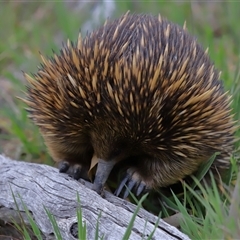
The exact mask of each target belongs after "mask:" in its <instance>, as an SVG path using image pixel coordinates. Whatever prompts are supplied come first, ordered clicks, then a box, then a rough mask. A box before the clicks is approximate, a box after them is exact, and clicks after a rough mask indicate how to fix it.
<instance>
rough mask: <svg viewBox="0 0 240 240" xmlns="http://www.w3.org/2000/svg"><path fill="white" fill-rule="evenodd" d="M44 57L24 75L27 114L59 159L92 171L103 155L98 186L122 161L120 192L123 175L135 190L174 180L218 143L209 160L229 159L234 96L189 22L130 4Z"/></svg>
mask: <svg viewBox="0 0 240 240" xmlns="http://www.w3.org/2000/svg"><path fill="white" fill-rule="evenodd" d="M42 61H43V64H42V66H41V67H40V69H39V70H38V72H37V74H35V75H34V76H33V77H31V76H29V75H27V74H25V76H26V79H27V80H28V82H29V86H28V91H27V99H26V100H25V102H26V103H27V105H28V106H29V109H28V111H29V113H30V117H31V118H32V119H33V121H34V122H35V124H36V125H37V126H39V128H40V131H41V134H42V135H43V138H44V140H45V143H46V145H47V147H48V149H49V151H50V154H51V156H52V157H53V159H54V160H55V161H57V162H60V161H65V162H67V163H69V165H70V166H73V165H75V164H77V166H81V169H87V170H88V169H89V167H90V163H91V160H92V158H94V157H95V158H97V159H98V166H97V171H96V175H95V179H94V189H95V190H96V191H97V192H101V190H102V187H103V185H104V183H105V182H106V180H107V179H108V176H109V174H110V172H111V171H112V168H113V166H115V165H116V164H117V163H120V162H121V163H125V166H128V170H127V171H126V172H127V175H126V177H125V178H124V179H123V180H122V182H121V184H120V186H119V188H118V190H117V195H118V194H119V193H120V192H121V191H122V188H123V186H124V184H126V185H127V186H128V187H129V189H133V190H135V192H136V193H137V194H140V193H141V192H142V190H143V189H145V188H147V189H156V188H158V187H164V186H169V185H171V184H174V183H176V182H178V181H179V180H180V179H183V178H185V177H186V176H188V175H191V174H193V173H194V172H196V171H197V170H198V168H199V166H200V165H201V164H202V163H203V162H206V161H207V160H208V159H209V158H210V157H211V156H212V154H214V153H215V152H220V153H221V154H220V155H218V156H217V158H216V159H215V161H214V163H213V166H212V167H213V168H217V169H218V170H219V171H220V172H221V169H226V168H228V166H229V163H230V162H229V159H230V155H231V153H232V150H233V139H234V138H233V134H234V122H233V117H232V115H231V108H230V97H229V96H228V95H227V93H226V92H225V91H224V89H223V86H222V83H221V81H220V80H219V78H220V74H219V72H218V71H217V70H216V69H215V67H214V65H213V63H212V62H211V61H210V59H209V57H208V54H207V51H204V50H203V49H202V47H201V46H200V45H199V44H198V43H197V42H196V39H195V38H194V37H192V36H190V35H189V34H188V33H187V31H186V30H185V28H181V27H179V26H178V25H175V24H173V23H171V22H169V21H168V20H166V19H163V18H162V17H160V16H158V17H155V16H151V15H141V14H129V13H127V14H125V15H123V16H122V17H121V18H119V19H118V20H114V21H111V22H108V21H107V22H106V23H105V24H104V26H102V27H101V28H99V29H97V30H95V31H93V32H92V33H90V34H88V35H87V36H86V37H84V38H81V36H79V38H78V41H77V42H76V44H74V43H70V42H68V44H67V46H65V47H63V49H62V50H61V52H60V54H59V55H56V54H54V56H53V57H52V58H50V59H46V58H44V57H42ZM69 165H68V164H65V165H63V167H62V168H61V171H67V169H68V167H69ZM123 165H124V164H123ZM77 169H78V170H79V169H80V168H77ZM126 196H127V194H126V193H125V197H126Z"/></svg>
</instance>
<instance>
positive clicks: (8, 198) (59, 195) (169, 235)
mask: <svg viewBox="0 0 240 240" xmlns="http://www.w3.org/2000/svg"><path fill="white" fill-rule="evenodd" d="M0 166H1V167H0V176H1V177H0V223H1V221H2V222H5V223H6V222H9V221H10V220H11V219H12V217H10V218H9V217H7V216H8V214H6V213H8V212H9V215H11V216H13V218H14V219H17V217H16V216H17V215H19V213H18V212H17V214H16V211H15V210H17V206H18V208H19V210H20V211H21V212H23V214H24V206H23V204H22V202H23V203H24V204H25V205H26V206H27V208H28V210H29V211H30V212H31V214H32V216H33V218H34V221H35V222H36V224H37V225H38V227H39V229H40V230H41V232H42V234H43V236H44V239H55V237H53V236H54V235H53V227H52V224H51V223H50V220H49V218H48V216H47V214H46V211H45V209H48V210H49V211H50V212H51V213H52V215H53V216H54V217H55V219H56V222H57V224H58V226H59V229H60V232H61V234H62V238H63V239H64V240H65V239H69V240H70V239H77V237H76V236H77V235H76V226H77V224H76V223H77V209H78V207H79V202H78V201H77V194H79V197H80V203H81V209H82V214H83V220H84V221H85V222H86V226H87V238H88V239H95V232H96V226H97V221H99V236H100V237H101V236H104V237H103V239H122V237H123V236H124V233H125V231H126V229H127V226H128V224H129V222H130V220H131V218H132V215H133V213H134V211H135V210H136V206H135V205H134V204H132V203H130V202H128V201H126V200H123V199H121V198H117V197H115V196H114V195H113V194H111V193H109V192H107V191H105V193H104V195H105V197H104V198H102V197H101V196H100V195H98V194H97V193H96V192H94V191H93V190H91V183H89V182H86V181H84V180H80V181H76V180H74V179H72V178H70V177H69V176H68V175H67V174H63V173H61V174H60V173H59V172H58V169H56V168H53V167H50V166H47V165H43V164H36V163H27V162H21V161H15V160H11V159H9V158H7V157H5V156H3V155H0ZM13 195H14V196H15V199H16V202H17V206H16V203H15V202H14V197H13ZM19 196H20V197H19ZM12 211H15V212H14V213H13V212H12ZM3 212H4V214H3ZM100 213H101V214H100ZM99 214H100V217H99ZM14 216H15V217H14ZM23 219H24V221H27V217H26V216H24V217H23ZM157 220H158V218H157V217H156V216H154V215H152V214H150V213H148V212H147V211H145V210H144V209H140V210H139V212H138V214H137V217H136V219H135V221H134V226H133V228H132V231H131V235H130V239H134V240H135V239H147V237H148V236H149V235H150V234H151V233H152V231H153V230H154V228H155V224H156V222H157ZM0 229H1V227H0ZM74 232H75V234H74ZM1 239H2V238H1ZM152 239H156V240H158V239H167V240H168V239H169V240H170V239H172V240H173V239H174V240H187V239H189V238H188V237H187V236H186V235H185V234H183V233H181V232H180V231H179V230H178V229H177V228H175V227H173V226H171V225H169V224H167V223H166V222H164V221H163V220H161V219H160V221H159V223H158V226H157V227H156V230H155V232H154V235H153V237H152Z"/></svg>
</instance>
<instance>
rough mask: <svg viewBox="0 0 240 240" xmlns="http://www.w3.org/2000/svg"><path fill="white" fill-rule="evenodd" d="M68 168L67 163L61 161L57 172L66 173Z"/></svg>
mask: <svg viewBox="0 0 240 240" xmlns="http://www.w3.org/2000/svg"><path fill="white" fill-rule="evenodd" d="M69 167H70V164H69V162H66V161H61V162H60V163H59V172H60V173H66V172H67V171H68V169H69Z"/></svg>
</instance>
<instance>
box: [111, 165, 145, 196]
mask: <svg viewBox="0 0 240 240" xmlns="http://www.w3.org/2000/svg"><path fill="white" fill-rule="evenodd" d="M125 185H126V189H124V187H125ZM123 189H124V191H123ZM132 190H133V192H134V193H135V194H136V196H139V195H140V194H142V193H144V192H147V190H148V189H147V186H146V184H145V182H144V181H143V180H141V179H140V178H139V177H138V174H137V173H136V172H135V171H134V170H132V169H131V168H129V169H128V170H127V172H126V174H125V176H124V177H123V179H122V181H121V183H120V185H119V186H118V188H117V189H116V191H115V193H114V194H115V195H116V196H119V195H120V194H121V192H122V191H123V198H127V197H128V195H129V192H130V191H132Z"/></svg>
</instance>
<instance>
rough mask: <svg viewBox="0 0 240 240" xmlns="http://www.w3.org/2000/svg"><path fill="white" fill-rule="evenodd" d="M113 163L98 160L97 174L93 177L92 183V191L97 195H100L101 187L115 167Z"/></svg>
mask: <svg viewBox="0 0 240 240" xmlns="http://www.w3.org/2000/svg"><path fill="white" fill-rule="evenodd" d="M115 163H116V162H115V161H113V160H112V161H105V160H103V159H99V161H98V166H97V172H96V175H95V179H94V183H93V190H94V191H96V192H97V193H99V194H101V193H102V190H103V186H104V184H105V182H106V181H107V179H108V176H109V174H110V172H111V171H112V169H113V166H114V165H115Z"/></svg>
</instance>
